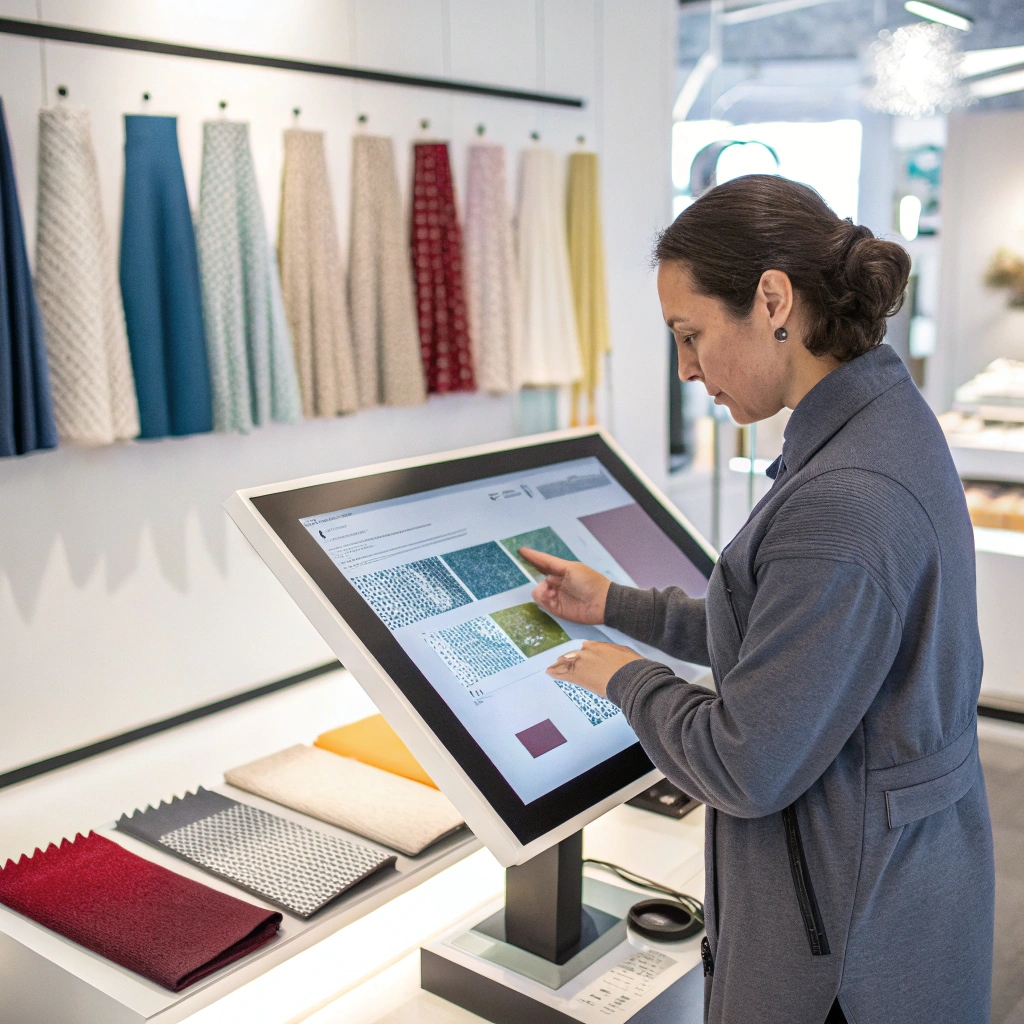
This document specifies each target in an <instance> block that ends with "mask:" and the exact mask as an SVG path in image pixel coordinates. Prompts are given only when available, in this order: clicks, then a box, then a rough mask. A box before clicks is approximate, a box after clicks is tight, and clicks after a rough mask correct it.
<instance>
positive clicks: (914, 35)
mask: <svg viewBox="0 0 1024 1024" xmlns="http://www.w3.org/2000/svg"><path fill="white" fill-rule="evenodd" d="M871 61H872V65H873V66H872V71H873V73H874V78H875V84H874V86H873V87H872V89H871V90H870V92H869V93H868V95H867V97H866V103H867V105H868V106H869V107H870V108H871V109H873V110H878V111H881V112H882V113H885V114H894V115H897V116H901V117H930V116H931V115H932V114H937V113H948V112H949V111H950V110H953V109H955V108H956V107H962V106H965V105H966V104H967V103H968V102H970V100H971V97H970V96H969V95H968V93H967V90H966V88H965V87H964V83H963V70H962V65H963V53H962V52H961V50H960V48H959V45H958V40H957V38H956V33H954V32H951V31H950V30H949V29H948V28H946V27H944V26H942V25H924V24H921V23H918V24H915V25H906V26H905V27H903V28H898V29H896V31H895V32H889V31H883V32H880V33H879V34H878V39H877V40H876V41H875V42H874V43H873V44H872V46H871Z"/></svg>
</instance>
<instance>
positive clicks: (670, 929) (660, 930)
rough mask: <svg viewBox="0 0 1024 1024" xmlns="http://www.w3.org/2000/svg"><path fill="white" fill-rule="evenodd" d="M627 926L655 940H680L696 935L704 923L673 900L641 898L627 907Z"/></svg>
mask: <svg viewBox="0 0 1024 1024" xmlns="http://www.w3.org/2000/svg"><path fill="white" fill-rule="evenodd" d="M628 922H629V927H630V928H632V929H633V931H635V932H637V933H638V934H640V935H642V936H644V938H646V939H653V940H654V941H655V942H680V941H682V940H683V939H689V938H691V937H692V936H694V935H696V934H697V933H698V932H699V931H700V930H701V929H702V928H703V927H704V924H703V922H702V921H700V920H699V919H698V918H696V917H694V916H693V915H692V914H691V913H690V912H689V911H688V910H687V909H686V907H684V906H683V905H682V904H681V903H676V902H675V900H660V899H655V900H641V901H640V902H639V903H634V904H633V906H631V907H630V908H629V917H628Z"/></svg>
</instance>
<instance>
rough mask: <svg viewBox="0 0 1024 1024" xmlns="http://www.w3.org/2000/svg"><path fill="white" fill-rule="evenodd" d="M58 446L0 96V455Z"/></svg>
mask: <svg viewBox="0 0 1024 1024" xmlns="http://www.w3.org/2000/svg"><path fill="white" fill-rule="evenodd" d="M56 447H57V427H56V425H55V424H54V421H53V402H52V399H51V397H50V373H49V367H48V365H47V362H46V349H45V348H44V346H43V321H42V318H41V317H40V315H39V305H38V304H37V302H36V293H35V289H34V288H33V285H32V275H31V273H30V272H29V268H28V253H27V252H26V251H25V230H24V228H23V227H22V223H21V208H20V207H19V206H18V190H17V187H16V185H15V180H14V160H13V158H12V156H11V146H10V142H9V140H8V138H7V119H6V117H5V116H4V108H3V101H2V100H0V456H4V455H23V454H25V452H31V451H35V450H36V449H38V448H56Z"/></svg>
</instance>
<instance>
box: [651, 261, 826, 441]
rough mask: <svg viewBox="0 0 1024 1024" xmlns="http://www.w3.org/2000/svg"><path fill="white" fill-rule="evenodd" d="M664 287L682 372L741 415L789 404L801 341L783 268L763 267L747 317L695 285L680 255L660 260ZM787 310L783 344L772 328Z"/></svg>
mask: <svg viewBox="0 0 1024 1024" xmlns="http://www.w3.org/2000/svg"><path fill="white" fill-rule="evenodd" d="M658 295H659V297H660V299H661V310H662V313H663V315H664V317H665V322H666V323H667V324H668V326H669V328H670V329H671V331H672V334H673V335H674V336H675V340H676V349H677V350H678V353H679V379H680V380H683V381H690V380H699V381H701V382H702V383H703V384H704V387H705V388H706V389H707V392H708V394H709V395H710V396H711V397H712V398H713V399H714V401H715V404H716V405H724V406H726V407H727V408H728V410H729V412H730V413H732V417H733V419H734V420H735V421H736V422H737V423H753V422H755V421H757V420H762V419H767V417H769V416H774V415H775V413H777V412H778V411H779V410H780V409H781V408H782V407H783V406H784V405H786V404H787V403H786V398H787V390H788V383H789V380H790V378H791V367H790V365H789V364H790V362H791V354H792V353H794V352H795V350H796V348H797V346H799V348H803V345H802V343H801V342H800V340H799V339H798V337H794V334H796V333H797V332H796V331H795V330H794V327H795V324H794V323H793V321H792V317H790V314H791V312H792V309H793V291H792V287H791V285H790V282H789V278H788V277H787V276H786V275H785V274H782V273H781V272H779V271H768V272H767V273H766V274H765V275H764V277H763V278H762V281H761V286H760V287H759V288H758V293H757V297H756V299H755V301H754V307H753V309H752V310H751V311H750V314H749V315H748V316H747V317H745V318H743V319H736V318H735V317H734V316H732V314H731V313H730V312H729V311H728V310H727V309H726V307H725V306H724V305H723V303H722V302H721V301H720V300H719V299H716V298H712V297H711V296H708V295H701V294H700V293H699V292H697V291H696V289H695V288H694V287H693V281H692V279H691V277H690V273H689V271H688V270H687V269H686V267H685V266H684V265H683V264H681V263H671V262H665V263H662V264H661V265H660V267H659V268H658ZM787 318H789V325H788V327H787V330H788V331H789V339H787V340H788V344H787V343H783V344H780V343H779V342H778V341H776V340H775V337H774V332H775V329H776V327H778V326H781V325H782V324H785V323H787ZM804 352H806V349H804Z"/></svg>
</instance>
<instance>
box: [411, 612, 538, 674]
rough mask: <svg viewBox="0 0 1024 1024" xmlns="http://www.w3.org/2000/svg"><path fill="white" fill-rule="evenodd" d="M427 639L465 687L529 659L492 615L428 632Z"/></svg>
mask: <svg viewBox="0 0 1024 1024" xmlns="http://www.w3.org/2000/svg"><path fill="white" fill-rule="evenodd" d="M424 639H425V640H426V641H427V643H428V644H430V646H431V648H432V649H433V651H434V653H435V654H436V655H437V656H438V657H439V658H440V659H441V660H442V661H443V662H444V663H445V664H446V665H447V666H448V668H450V669H451V670H452V672H453V673H454V674H455V678H456V679H458V681H459V682H460V683H462V685H463V686H465V687H472V686H476V685H477V684H478V683H479V682H481V681H482V680H484V679H487V678H488V677H489V676H493V675H495V674H496V673H498V672H500V671H502V669H506V668H512V666H513V665H520V664H522V663H523V662H524V661H525V660H526V659H525V658H524V657H523V655H522V654H521V653H520V651H519V648H518V647H516V645H515V644H514V643H512V641H511V640H510V639H509V638H508V637H507V636H506V635H505V634H504V633H503V632H502V631H501V630H500V629H499V628H498V626H497V624H496V623H495V622H494V620H493V619H491V617H490V616H488V615H481V616H480V617H479V618H476V619H470V620H469V621H468V622H460V623H459V624H458V625H457V626H448V627H447V628H446V629H439V630H437V632H436V633H427V634H426V635H425V636H424Z"/></svg>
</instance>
